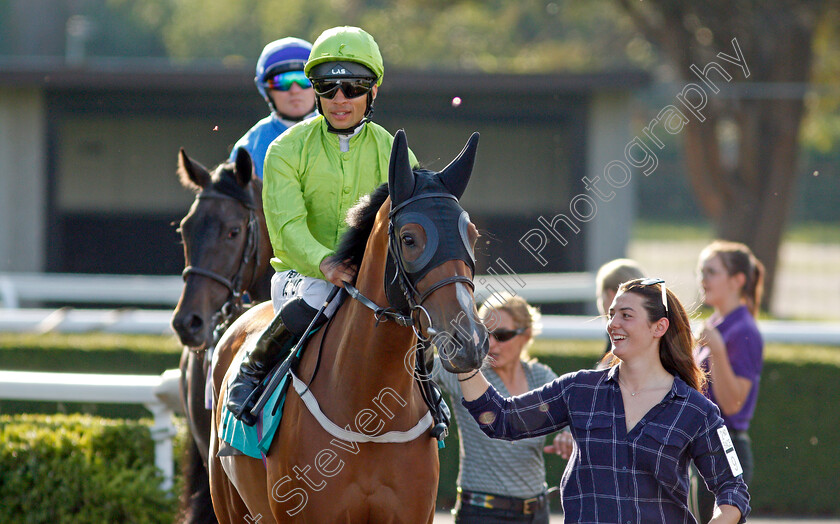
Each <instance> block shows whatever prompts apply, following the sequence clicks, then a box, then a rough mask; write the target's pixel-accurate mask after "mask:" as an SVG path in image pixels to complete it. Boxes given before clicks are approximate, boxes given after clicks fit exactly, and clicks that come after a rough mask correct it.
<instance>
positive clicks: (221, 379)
mask: <svg viewBox="0 0 840 524" xmlns="http://www.w3.org/2000/svg"><path fill="white" fill-rule="evenodd" d="M260 311H262V312H263V314H262V316H258V315H260ZM266 311H267V313H266ZM271 314H272V309H271V304H267V308H266V307H261V306H256V307H255V308H253V309H252V310H251V311H249V312H248V313H246V314H245V315H243V317H240V319H239V320H238V321H237V322H236V323H234V325H233V326H231V328H230V329H228V331H227V332H226V333H225V336H224V337H223V338H222V340H220V341H219V344H218V345H217V347H216V351H218V354H217V355H216V362H215V366H214V369H213V389H214V391H215V393H216V395H215V397H216V399H217V400H216V403H215V405H214V406H213V415H212V419H211V420H212V424H211V427H210V448H209V453H210V459H209V473H210V492H211V495H212V497H213V508H214V510H215V511H216V516H217V517H218V518H219V520H220V521H221V522H231V523H236V524H240V523H242V522H260V523H261V524H266V523H269V522H272V521H273V518H272V516H271V507H270V506H269V504H268V499H269V495H268V493H269V488H268V486H267V480H266V472H265V466H264V465H263V463H262V461H261V460H257V459H254V458H251V457H248V456H245V455H239V456H232V457H231V456H228V457H219V456H218V452H219V446H220V440H219V438H217V433H216V431H217V429H218V427H219V424H220V423H221V413H222V410H221V406H224V403H225V399H226V398H227V382H228V378H229V377H228V376H227V374H228V372H235V371H236V369H234V370H232V371H231V370H230V368H231V362H232V361H233V360H234V356H235V355H236V353H237V352H238V351H246V350H247V349H246V348H244V347H243V345H244V343H245V341H246V336H247V335H248V333H254V332H258V333H259V332H262V329H263V328H264V327H265V326H266V325H267V323H268V322H269V321H270V320H271V318H272V317H271ZM246 317H248V319H249V320H250V319H254V321H253V325H250V326H249V324H250V323H251V322H250V321H249V322H245V319H246ZM254 317H257V318H254ZM266 317H267V318H266ZM254 340H255V338H254V337H249V340H248V341H249V343H250V344H253V342H254ZM237 369H238V368H237Z"/></svg>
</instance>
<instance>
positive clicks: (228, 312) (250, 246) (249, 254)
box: [181, 190, 260, 353]
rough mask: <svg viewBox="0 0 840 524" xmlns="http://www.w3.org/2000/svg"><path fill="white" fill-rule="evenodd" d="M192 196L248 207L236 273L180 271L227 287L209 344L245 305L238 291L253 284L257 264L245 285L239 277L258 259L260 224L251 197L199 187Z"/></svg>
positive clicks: (242, 277) (184, 275)
mask: <svg viewBox="0 0 840 524" xmlns="http://www.w3.org/2000/svg"><path fill="white" fill-rule="evenodd" d="M195 198H196V200H201V199H227V200H234V201H236V202H238V203H239V204H240V205H242V206H243V207H244V208H245V209H247V210H248V213H249V217H248V227H247V233H246V235H247V236H246V238H245V248H244V249H243V250H242V258H241V259H240V260H239V267H238V268H237V270H236V273H235V274H234V275H233V277H232V278H230V279H228V278H226V277H224V276H222V275H220V274H218V273H216V272H215V271H211V270H209V269H205V268H201V267H195V266H192V265H190V266H187V267H185V268H184V270H183V271H182V272H181V277H183V279H184V281H185V282H186V280H187V277H188V276H190V275H198V276H202V277H205V278H209V279H211V280H214V281H215V282H217V283H219V284H221V285H223V286H224V287H226V288H227V289H228V296H227V299H226V301H225V303H224V304H223V305H222V307H221V309H220V310H219V312H218V313H217V314H216V317H217V318H218V320H217V321H216V322H215V328H214V330H213V345H215V343H216V342H218V339H219V337H221V335H222V334H223V333H224V332H225V330H226V329H227V328H228V327H229V326H230V324H231V323H232V322H233V321H234V320H236V319H237V318H238V317H239V316H240V315H241V314H242V312H243V311H244V310H245V305H244V303H243V300H242V291H243V290H245V289H249V288H250V287H251V286H253V285H254V282H255V280H256V276H257V268H256V267H254V270H253V271H252V272H251V278H250V281H249V283H248V285H247V286H243V285H242V281H243V279H244V277H245V271H246V270H247V269H248V266H249V264H251V262H252V261H254V262H255V263H258V262H259V248H260V242H259V234H260V225H259V222H258V221H257V208H256V206H255V205H254V203H253V202H252V201H249V200H245V199H243V198H240V197H236V196H232V195H228V194H225V193H220V192H218V191H207V190H205V191H202V192H200V193H199V194H197V195H196V196H195ZM190 350H191V351H193V352H194V353H201V352H204V351H206V350H207V347H205V348H203V349H199V350H194V349H192V348H191V349H190Z"/></svg>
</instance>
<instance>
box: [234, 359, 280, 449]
mask: <svg viewBox="0 0 840 524" xmlns="http://www.w3.org/2000/svg"><path fill="white" fill-rule="evenodd" d="M270 379H271V375H269V377H268V378H267V379H266V380H270ZM289 380H290V376H289V373H286V376H284V377H283V380H282V381H280V385H278V386H277V389H275V390H274V392H273V393H272V394H271V397H269V400H268V402H266V403H265V406H264V407H263V410H262V413H260V416H259V417H258V418H257V423H256V424H254V425H253V426H249V425H248V424H245V423H244V422H242V421H241V420H239V419H237V418H236V417H234V416H233V413H231V412H230V411H228V408H227V406H223V407H222V421H221V423H220V425H219V431H218V433H219V438H221V439H222V440H224V441H225V442H227V443H228V444H229V445H231V446H233V447H234V448H236V449H238V450H239V451H241V452H242V453H244V454H246V455H248V456H249V457H254V458H258V459H261V458H263V457H264V456H265V454H266V453H268V448H269V447H270V446H271V441H272V440H273V439H274V433H276V432H277V428H278V427H280V417H282V416H283V404H285V402H286V392H287V391H288V390H289V388H288V385H289ZM275 406H277V409H274V407H275Z"/></svg>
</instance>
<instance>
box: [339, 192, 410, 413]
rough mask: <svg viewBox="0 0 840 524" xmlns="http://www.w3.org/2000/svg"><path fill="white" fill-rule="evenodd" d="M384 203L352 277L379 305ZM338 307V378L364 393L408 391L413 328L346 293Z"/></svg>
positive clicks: (384, 243)
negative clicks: (385, 317)
mask: <svg viewBox="0 0 840 524" xmlns="http://www.w3.org/2000/svg"><path fill="white" fill-rule="evenodd" d="M389 208H390V206H389V205H387V204H386V205H384V206H383V209H381V210H380V213H379V215H378V217H377V220H376V223H375V225H374V227H373V230H372V231H371V234H370V237H369V238H368V243H367V246H366V248H365V257H364V260H363V261H362V264H361V267H360V268H359V273H358V279H357V282H356V285H357V288H358V289H359V291H360V292H361V293H362V294H363V295H364V296H366V297H368V298H369V299H371V300H372V301H373V302H375V303H376V304H378V305H379V306H387V305H388V300H387V297H386V296H385V287H384V281H385V262H386V258H387V253H388V235H387V228H388V219H387V211H388V209H389ZM342 309H343V310H344V311H342V312H341V313H342V314H341V317H343V322H342V324H343V326H344V330H343V333H342V334H341V336H340V342H339V343H338V345H337V348H336V353H335V363H336V365H337V369H338V370H339V372H340V375H341V377H342V381H346V382H347V384H351V383H352V384H353V385H354V387H357V388H358V387H360V386H361V387H362V388H364V389H366V390H367V393H368V394H377V392H379V391H380V390H382V388H385V387H388V388H391V389H394V390H395V391H397V392H398V393H399V394H400V395H401V396H402V395H409V396H411V392H412V391H413V388H414V384H413V380H414V379H413V377H412V374H411V370H412V367H411V365H407V364H406V362H407V361H408V362H409V363H410V364H413V362H414V360H413V357H411V356H409V357H407V356H406V355H407V354H408V353H410V352H411V351H412V350H413V348H414V341H415V337H414V332H413V331H412V329H411V328H408V327H402V326H399V325H397V324H396V323H395V322H393V321H392V320H383V321H382V322H377V320H376V319H375V318H374V315H373V311H371V310H370V309H368V308H367V307H365V306H364V305H362V304H361V303H359V302H357V301H355V300H350V299H348V303H346V304H345V305H344V306H343V307H342ZM337 320H338V319H337ZM360 379H361V380H360ZM403 398H405V397H403Z"/></svg>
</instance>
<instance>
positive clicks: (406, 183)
mask: <svg viewBox="0 0 840 524" xmlns="http://www.w3.org/2000/svg"><path fill="white" fill-rule="evenodd" d="M413 193H414V171H412V170H411V161H410V160H409V158H408V140H407V139H406V137H405V131H403V130H402V129H400V130H399V131H397V134H396V135H394V145H393V146H391V163H390V165H389V166H388V194H389V195H390V197H391V206H392V207H393V206H396V205H398V204H400V203H401V202H403V201H405V200H406V199H408V198H409V197H410V196H411V195H412V194H413Z"/></svg>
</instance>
